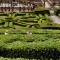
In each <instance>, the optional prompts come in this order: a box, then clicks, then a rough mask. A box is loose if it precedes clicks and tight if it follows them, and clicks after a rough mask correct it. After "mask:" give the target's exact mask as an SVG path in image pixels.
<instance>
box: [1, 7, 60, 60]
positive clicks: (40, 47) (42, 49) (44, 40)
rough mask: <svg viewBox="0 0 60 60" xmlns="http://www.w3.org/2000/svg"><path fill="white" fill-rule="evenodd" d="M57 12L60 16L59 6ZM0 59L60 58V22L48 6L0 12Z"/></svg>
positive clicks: (57, 59) (38, 59)
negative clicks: (56, 20) (55, 19)
mask: <svg viewBox="0 0 60 60" xmlns="http://www.w3.org/2000/svg"><path fill="white" fill-rule="evenodd" d="M54 13H55V14H56V15H57V16H58V17H60V8H55V9H54ZM6 30H8V34H7V35H5V31H6ZM28 31H30V32H31V33H32V34H27V32H28ZM0 60H60V24H57V23H55V22H53V21H52V19H51V18H50V10H49V9H48V8H44V7H40V8H35V9H34V11H33V12H0Z"/></svg>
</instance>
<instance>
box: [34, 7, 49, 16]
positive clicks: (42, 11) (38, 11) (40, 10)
mask: <svg viewBox="0 0 60 60" xmlns="http://www.w3.org/2000/svg"><path fill="white" fill-rule="evenodd" d="M34 13H35V14H42V15H44V14H48V15H50V11H49V9H48V8H44V7H40V8H35V9H34Z"/></svg>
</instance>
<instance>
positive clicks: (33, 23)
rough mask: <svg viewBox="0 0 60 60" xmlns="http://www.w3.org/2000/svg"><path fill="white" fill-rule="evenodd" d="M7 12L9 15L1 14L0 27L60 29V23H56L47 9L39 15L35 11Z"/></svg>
mask: <svg viewBox="0 0 60 60" xmlns="http://www.w3.org/2000/svg"><path fill="white" fill-rule="evenodd" d="M42 9H43V8H42ZM45 10H48V9H44V11H45ZM4 13H5V12H4ZM42 13H43V12H42ZM5 14H8V16H5V15H3V16H0V25H1V26H0V28H14V29H15V28H21V27H22V28H37V29H40V28H42V29H60V24H57V23H54V22H53V21H52V20H51V19H50V17H49V15H48V14H47V11H45V12H44V15H42V14H41V13H39V14H38V15H37V14H35V13H34V12H20V13H18V12H13V13H12V12H10V13H5Z"/></svg>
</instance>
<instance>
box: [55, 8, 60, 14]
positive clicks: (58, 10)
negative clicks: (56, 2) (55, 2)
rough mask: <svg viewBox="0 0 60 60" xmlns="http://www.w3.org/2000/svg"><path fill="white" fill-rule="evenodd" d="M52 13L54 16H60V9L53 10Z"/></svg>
mask: <svg viewBox="0 0 60 60" xmlns="http://www.w3.org/2000/svg"><path fill="white" fill-rule="evenodd" d="M54 13H55V14H56V15H58V14H60V7H58V8H55V9H54Z"/></svg>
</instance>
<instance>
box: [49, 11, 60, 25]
mask: <svg viewBox="0 0 60 60" xmlns="http://www.w3.org/2000/svg"><path fill="white" fill-rule="evenodd" d="M50 14H51V15H50V17H51V19H52V20H53V21H54V22H55V23H58V24H60V18H59V17H58V16H56V15H55V14H54V10H50Z"/></svg>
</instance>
